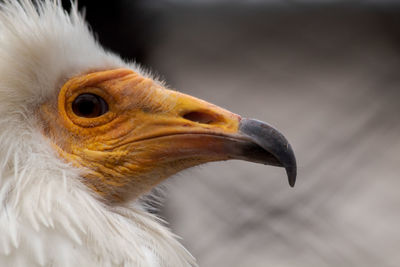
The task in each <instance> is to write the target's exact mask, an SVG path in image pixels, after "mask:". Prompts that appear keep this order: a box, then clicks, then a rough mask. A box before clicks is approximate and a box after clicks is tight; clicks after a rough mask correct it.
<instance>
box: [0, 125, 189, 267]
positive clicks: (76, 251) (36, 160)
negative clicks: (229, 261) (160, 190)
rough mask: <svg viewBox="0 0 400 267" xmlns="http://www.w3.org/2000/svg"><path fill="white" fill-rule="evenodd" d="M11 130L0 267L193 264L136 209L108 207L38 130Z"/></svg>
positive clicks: (5, 134)
mask: <svg viewBox="0 0 400 267" xmlns="http://www.w3.org/2000/svg"><path fill="white" fill-rule="evenodd" d="M12 121H14V122H16V120H12ZM2 122H3V123H2ZM2 122H1V121H0V126H1V127H2V128H3V127H4V122H5V121H2ZM11 124H12V123H11ZM14 127H18V125H10V122H9V123H8V127H7V128H6V130H4V131H2V132H1V134H0V143H1V145H0V146H1V150H0V151H1V153H0V157H1V158H2V164H1V165H0V175H1V176H0V205H1V207H2V208H1V209H0V234H1V236H2V238H1V241H2V242H0V265H1V266H18V264H19V265H20V266H28V265H29V266H32V264H33V263H36V264H37V265H41V266H53V265H54V266H63V265H66V266H72V265H77V266H114V265H124V266H126V265H127V266H190V265H195V264H194V260H193V258H192V256H191V255H190V254H189V253H188V252H187V251H186V250H185V249H184V248H183V247H182V246H181V245H180V244H179V243H178V242H177V241H176V239H175V236H174V235H173V234H171V233H170V231H169V230H168V229H167V228H165V227H164V226H162V224H161V222H160V220H159V219H157V218H156V217H154V216H153V215H151V214H149V213H147V212H146V211H145V210H143V209H142V208H141V206H140V205H139V203H133V204H132V205H126V206H124V207H113V206H109V205H107V204H105V203H103V202H102V201H101V200H99V199H97V198H96V196H95V195H94V194H92V193H91V192H90V191H89V189H87V188H86V187H85V186H84V185H83V184H82V183H81V182H80V181H79V173H78V171H77V170H75V169H74V168H73V167H71V166H69V165H67V164H65V163H63V162H62V161H60V160H59V159H58V158H57V157H56V155H54V152H53V151H52V149H51V147H50V145H49V144H48V143H47V140H45V139H44V138H43V136H42V135H41V134H40V132H39V130H38V129H35V128H34V127H30V126H29V124H28V125H27V127H26V128H25V129H24V127H22V126H21V125H20V127H19V131H18V133H17V132H16V131H15V130H14V129H15V128H14ZM3 129H4V128H3ZM5 144H8V146H6V145H5ZM4 148H6V149H4Z"/></svg>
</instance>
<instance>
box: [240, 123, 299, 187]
mask: <svg viewBox="0 0 400 267" xmlns="http://www.w3.org/2000/svg"><path fill="white" fill-rule="evenodd" d="M239 134H240V135H242V136H243V137H244V138H245V139H246V140H247V143H246V145H245V146H244V147H242V151H241V153H242V155H243V159H244V160H248V161H252V162H257V163H262V164H266V165H273V166H279V167H284V168H285V169H286V173H287V176H288V180H289V185H290V186H291V187H293V186H294V184H295V182H296V174H297V167H296V158H295V156H294V152H293V149H292V147H291V146H290V144H289V142H288V141H287V139H286V138H285V137H284V136H283V135H282V134H281V133H280V132H279V131H278V130H276V129H275V128H273V127H272V126H270V125H268V124H267V123H265V122H262V121H259V120H253V119H242V120H241V121H240V125H239Z"/></svg>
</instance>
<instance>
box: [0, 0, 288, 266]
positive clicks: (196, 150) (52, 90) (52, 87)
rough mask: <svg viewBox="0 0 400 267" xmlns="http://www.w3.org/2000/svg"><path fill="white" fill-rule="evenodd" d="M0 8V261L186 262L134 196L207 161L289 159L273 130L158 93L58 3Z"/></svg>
mask: <svg viewBox="0 0 400 267" xmlns="http://www.w3.org/2000/svg"><path fill="white" fill-rule="evenodd" d="M0 5H1V7H0V8H1V11H0V235H1V239H0V265H1V266H73V265H74V264H75V265H76V266H114V265H116V266H121V265H123V266H174V267H176V266H188V265H196V264H195V261H194V260H193V258H192V256H191V255H190V254H189V253H188V252H187V251H186V250H185V249H184V248H183V247H182V246H181V245H180V244H179V243H178V242H177V241H176V239H175V236H174V235H173V234H171V233H170V232H169V230H168V229H167V228H166V227H165V226H163V223H162V222H161V221H160V220H159V219H157V218H156V217H155V216H154V215H151V214H150V213H148V212H147V211H146V210H145V208H143V205H142V204H141V202H140V201H139V199H140V198H141V197H142V196H144V195H146V194H148V193H149V192H150V191H151V190H152V189H153V188H154V187H155V186H157V185H158V184H159V183H160V182H162V181H164V180H165V179H167V178H168V177H170V176H171V175H173V174H175V173H177V172H179V171H181V170H183V169H186V168H189V167H192V166H195V165H199V164H203V163H206V162H210V161H221V160H228V159H242V160H248V161H253V162H258V163H263V164H268V165H274V166H281V167H284V168H285V169H286V171H287V175H288V177H289V183H290V185H292V186H293V185H294V182H295V177H296V162H295V157H294V154H293V151H292V149H291V147H290V145H289V143H288V142H287V140H286V139H285V137H283V135H282V134H280V133H279V132H278V131H277V130H275V129H274V128H273V127H271V126H269V125H268V124H266V123H263V122H261V121H257V120H253V119H245V118H241V117H240V116H239V115H236V114H234V113H231V112H229V111H227V110H225V109H222V108H220V107H217V106H215V105H212V104H210V103H207V102H205V101H202V100H200V99H197V98H195V97H192V96H189V95H185V94H182V93H179V92H177V91H174V90H170V89H167V88H166V86H165V85H164V84H163V83H162V82H160V81H158V80H156V79H155V78H154V77H152V76H151V75H149V73H148V72H145V71H143V70H142V69H141V68H140V67H138V66H137V65H136V64H133V63H130V62H125V61H123V60H122V59H121V58H119V57H118V56H117V55H115V54H113V53H110V52H108V51H105V50H104V49H103V48H102V47H101V46H100V45H99V44H98V43H97V42H96V40H95V39H94V38H93V35H92V33H91V32H90V30H89V29H88V26H87V25H86V23H85V22H84V20H83V18H82V16H81V15H80V14H79V12H78V11H77V7H76V5H75V6H73V7H72V9H71V11H70V12H66V11H65V10H63V8H62V7H61V4H60V2H59V1H56V0H54V1H53V0H44V1H38V2H32V1H31V0H19V1H14V0H6V1H3V2H2V3H1V4H0Z"/></svg>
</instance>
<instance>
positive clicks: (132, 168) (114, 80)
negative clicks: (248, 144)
mask: <svg viewBox="0 0 400 267" xmlns="http://www.w3.org/2000/svg"><path fill="white" fill-rule="evenodd" d="M82 93H93V94H97V95H99V96H101V97H102V98H103V99H104V100H105V101H106V102H107V103H108V106H109V111H108V112H106V113H105V114H103V115H101V116H99V117H96V118H84V117H79V116H77V115H76V114H75V113H74V112H73V110H72V102H73V101H74V99H75V98H76V97H77V96H78V95H80V94H82ZM55 102H56V103H55ZM39 114H40V118H41V120H42V122H43V125H44V128H43V129H44V133H45V134H46V135H47V136H48V137H49V138H50V140H51V141H52V143H53V146H54V148H55V149H56V150H57V152H58V154H59V155H60V157H62V158H63V159H64V160H66V161H67V162H71V163H72V164H73V165H74V166H76V167H78V168H80V169H81V170H82V177H83V181H84V183H85V184H87V185H88V186H89V187H90V188H92V189H93V190H94V191H95V192H97V193H98V194H100V196H102V197H103V198H104V199H105V200H107V201H111V202H119V201H125V200H127V199H132V198H136V197H138V196H140V195H142V194H144V193H146V192H147V191H149V190H150V189H152V188H153V187H154V186H155V185H157V184H158V183H160V182H161V181H162V180H164V179H166V178H167V177H169V176H171V175H172V174H175V173H176V172H178V171H180V170H182V169H185V168H188V167H191V166H195V165H198V164H202V163H205V162H209V161H216V160H225V159H229V155H228V153H226V152H225V150H226V143H227V142H229V141H227V138H226V137H229V136H234V135H235V134H236V133H237V131H238V127H239V121H240V117H239V116H238V115H235V114H233V113H230V112H229V111H226V110H224V109H221V108H219V107H217V106H214V105H212V104H209V103H207V102H205V101H202V100H199V99H197V98H194V97H191V96H188V95H185V94H182V93H179V92H175V91H172V90H167V89H165V88H163V86H161V85H159V84H158V83H157V82H155V81H153V80H151V79H148V78H144V77H142V76H140V75H139V74H137V73H135V72H134V71H132V70H129V69H116V70H108V71H101V72H94V73H89V74H84V75H81V76H78V77H73V78H71V79H70V80H69V81H68V82H66V83H65V84H64V85H63V86H62V88H61V90H60V92H59V95H58V99H57V100H56V99H54V100H49V101H48V102H46V103H44V104H43V105H42V106H41V107H40V109H39ZM228 139H229V138H228Z"/></svg>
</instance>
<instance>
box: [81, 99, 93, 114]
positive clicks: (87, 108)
mask: <svg viewBox="0 0 400 267" xmlns="http://www.w3.org/2000/svg"><path fill="white" fill-rule="evenodd" d="M94 105H95V104H94V103H93V102H90V101H85V100H84V101H81V102H80V103H79V106H78V108H79V113H80V114H82V115H90V114H92V113H93V110H94Z"/></svg>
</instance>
